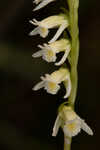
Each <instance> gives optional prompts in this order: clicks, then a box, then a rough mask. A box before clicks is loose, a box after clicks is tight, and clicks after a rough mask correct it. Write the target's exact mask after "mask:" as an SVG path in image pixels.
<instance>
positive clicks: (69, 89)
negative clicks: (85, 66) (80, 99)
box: [64, 76, 72, 98]
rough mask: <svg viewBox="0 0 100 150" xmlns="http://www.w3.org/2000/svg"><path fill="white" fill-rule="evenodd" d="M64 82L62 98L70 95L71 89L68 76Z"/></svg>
mask: <svg viewBox="0 0 100 150" xmlns="http://www.w3.org/2000/svg"><path fill="white" fill-rule="evenodd" d="M64 83H65V84H66V94H65V96H64V98H68V97H69V96H70V93H71V89H72V86H71V80H70V76H69V77H68V79H67V80H66V81H65V82H64Z"/></svg>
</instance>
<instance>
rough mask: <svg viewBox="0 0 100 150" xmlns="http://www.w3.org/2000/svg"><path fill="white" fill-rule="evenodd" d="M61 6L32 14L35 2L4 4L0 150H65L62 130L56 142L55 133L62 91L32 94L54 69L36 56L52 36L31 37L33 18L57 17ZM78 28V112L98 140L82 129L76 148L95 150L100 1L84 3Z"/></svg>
mask: <svg viewBox="0 0 100 150" xmlns="http://www.w3.org/2000/svg"><path fill="white" fill-rule="evenodd" d="M61 2H62V0H57V1H56V2H55V3H52V4H50V5H49V6H47V7H45V8H44V9H42V10H40V11H38V12H32V9H33V8H34V5H33V4H32V1H31V0H26V1H25V0H6V1H5V0H3V1H2V0H1V2H0V150H27V149H28V150H63V133H62V132H61V130H60V131H59V134H58V136H57V138H53V137H52V136H51V133H52V128H53V124H54V121H55V118H56V114H57V108H58V106H59V104H61V103H62V102H64V100H63V98H62V96H63V95H64V91H63V90H61V91H59V93H58V95H57V96H52V95H49V94H47V93H46V92H45V91H44V90H40V91H38V92H33V91H32V90H31V89H32V87H33V85H34V84H36V83H37V82H38V81H40V79H39V78H40V76H41V75H43V74H44V73H47V72H48V73H51V72H52V71H54V69H55V67H54V66H53V64H50V65H48V64H47V63H46V62H44V61H42V59H33V58H32V54H33V53H34V52H36V51H37V50H38V48H37V44H39V43H43V42H46V41H48V38H47V39H41V38H40V37H39V36H35V37H29V36H28V33H29V32H30V31H31V30H32V29H33V26H32V25H31V24H29V20H30V19H32V18H37V20H41V19H43V18H44V17H47V16H50V15H52V14H57V13H59V12H60V9H59V7H60V6H61ZM63 5H64V4H63ZM79 27H80V43H81V44H80V57H79V65H78V74H79V87H78V94H77V101H76V112H77V113H78V114H79V115H80V116H81V117H82V118H84V119H85V120H86V122H87V123H88V124H89V125H90V126H91V128H92V129H93V131H94V136H93V137H90V136H88V135H87V134H86V133H84V132H83V131H82V132H81V134H79V135H78V136H77V137H75V138H73V144H72V150H79V149H81V150H84V149H85V150H88V149H91V150H94V149H97V148H98V147H99V137H100V117H99V114H100V98H99V97H100V95H99V94H100V92H99V89H100V1H97V0H80V9H79ZM50 35H53V33H51V34H50ZM49 38H50V37H49Z"/></svg>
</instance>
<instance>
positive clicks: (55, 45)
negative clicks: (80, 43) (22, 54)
mask: <svg viewBox="0 0 100 150" xmlns="http://www.w3.org/2000/svg"><path fill="white" fill-rule="evenodd" d="M38 47H39V48H40V49H41V50H40V51H38V52H36V53H34V54H33V57H34V58H36V57H42V58H43V59H44V60H45V61H47V62H55V61H56V59H57V57H56V54H57V53H60V52H64V55H63V57H62V59H61V60H60V61H59V62H58V63H55V65H57V66H59V65H61V64H63V63H64V62H65V61H66V59H67V57H68V55H69V52H70V50H71V43H70V41H69V40H67V39H61V40H58V41H55V42H52V43H49V44H46V43H45V44H43V46H42V45H38Z"/></svg>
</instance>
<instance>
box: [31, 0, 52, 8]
mask: <svg viewBox="0 0 100 150" xmlns="http://www.w3.org/2000/svg"><path fill="white" fill-rule="evenodd" d="M53 1H54V0H43V1H42V2H41V3H40V4H39V5H38V6H37V7H35V9H34V10H33V11H36V10H39V9H41V8H43V7H45V6H46V5H47V4H49V3H51V2H53Z"/></svg>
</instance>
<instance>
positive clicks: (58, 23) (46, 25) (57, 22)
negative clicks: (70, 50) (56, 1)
mask: <svg viewBox="0 0 100 150" xmlns="http://www.w3.org/2000/svg"><path fill="white" fill-rule="evenodd" d="M30 23H32V24H33V25H35V26H37V27H36V28H35V29H34V30H33V31H32V32H30V35H31V36H32V35H37V34H39V35H40V36H41V37H42V38H46V37H47V36H48V33H49V29H53V28H58V30H57V32H56V34H55V35H54V37H53V38H52V39H51V40H50V41H49V43H51V42H55V41H56V40H57V39H58V38H59V36H60V35H61V34H62V32H63V31H64V30H65V29H66V28H67V27H68V26H69V21H68V16H66V15H65V14H60V15H55V16H50V17H48V18H46V19H44V20H42V21H37V20H36V19H33V20H31V21H30Z"/></svg>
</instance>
